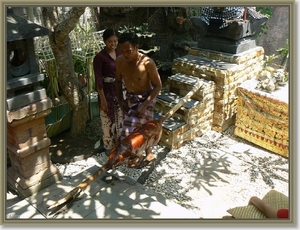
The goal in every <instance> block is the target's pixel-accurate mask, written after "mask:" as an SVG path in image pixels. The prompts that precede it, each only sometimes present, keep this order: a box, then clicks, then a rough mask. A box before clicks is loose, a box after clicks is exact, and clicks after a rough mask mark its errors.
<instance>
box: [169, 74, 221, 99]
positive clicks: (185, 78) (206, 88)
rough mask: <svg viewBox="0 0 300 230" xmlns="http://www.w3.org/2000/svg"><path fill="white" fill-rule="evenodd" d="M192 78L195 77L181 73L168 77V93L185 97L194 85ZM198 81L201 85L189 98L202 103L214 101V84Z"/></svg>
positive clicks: (203, 80)
mask: <svg viewBox="0 0 300 230" xmlns="http://www.w3.org/2000/svg"><path fill="white" fill-rule="evenodd" d="M194 78H196V77H193V76H191V75H186V74H182V73H176V74H174V75H172V76H169V77H168V79H167V80H168V86H169V91H170V92H172V93H176V94H178V95H180V96H185V95H186V94H187V93H188V92H189V91H191V90H192V88H193V86H194V84H195V80H194ZM200 81H202V84H203V85H202V87H201V88H200V89H199V90H198V91H197V92H196V93H195V94H194V95H193V96H192V97H191V99H194V100H197V101H202V102H203V103H209V102H211V101H212V100H214V93H215V90H216V87H215V83H214V82H213V81H207V80H205V79H200ZM212 103H213V102H212Z"/></svg>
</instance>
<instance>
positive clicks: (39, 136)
mask: <svg viewBox="0 0 300 230" xmlns="http://www.w3.org/2000/svg"><path fill="white" fill-rule="evenodd" d="M51 106H52V103H51V100H50V99H49V98H45V99H42V100H41V101H38V102H35V103H32V104H30V105H27V106H25V107H21V108H18V109H15V110H13V111H7V150H8V154H9V158H10V161H11V167H10V168H9V169H8V172H7V175H8V178H7V179H8V183H9V184H10V186H11V187H12V188H13V189H15V190H16V191H18V192H19V193H20V194H21V195H22V196H23V197H29V196H31V195H32V194H34V193H36V192H38V191H39V190H41V189H43V188H45V187H47V186H49V185H51V184H53V183H55V182H56V181H57V180H60V179H61V175H60V173H59V171H58V169H57V168H56V167H55V166H54V165H53V164H52V162H51V159H50V154H49V146H50V144H51V141H50V139H49V138H48V137H47V133H46V125H45V116H47V115H48V114H49V113H50V112H51Z"/></svg>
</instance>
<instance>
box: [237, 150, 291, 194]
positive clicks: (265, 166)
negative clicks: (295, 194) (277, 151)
mask: <svg viewBox="0 0 300 230" xmlns="http://www.w3.org/2000/svg"><path fill="white" fill-rule="evenodd" d="M242 154H246V155H247V156H248V159H245V157H243V156H242ZM242 154H239V155H238V156H237V157H238V158H239V159H241V160H242V161H243V163H242V165H243V166H245V169H244V172H249V175H250V178H251V181H252V182H255V181H256V180H257V179H258V178H259V175H261V176H262V179H263V181H264V182H265V183H266V184H267V185H269V186H270V187H271V188H274V181H273V180H280V181H283V182H286V183H288V182H289V180H288V178H284V177H282V176H281V175H279V173H277V171H283V172H286V173H287V174H288V173H289V168H288V167H286V166H287V165H288V160H287V159H285V158H283V157H281V156H277V158H275V159H274V157H265V156H263V157H257V156H252V155H251V153H249V152H248V150H247V151H244V152H243V153H242Z"/></svg>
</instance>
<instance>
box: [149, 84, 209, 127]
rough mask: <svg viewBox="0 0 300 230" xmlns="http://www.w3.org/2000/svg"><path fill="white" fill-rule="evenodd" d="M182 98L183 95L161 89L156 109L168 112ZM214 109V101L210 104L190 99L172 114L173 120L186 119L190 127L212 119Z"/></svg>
mask: <svg viewBox="0 0 300 230" xmlns="http://www.w3.org/2000/svg"><path fill="white" fill-rule="evenodd" d="M181 98H183V96H179V95H177V94H175V93H172V92H169V91H167V90H164V91H161V93H160V94H159V95H158V96H157V101H156V104H155V110H156V111H158V112H160V113H162V114H166V113H167V112H168V111H169V110H170V109H172V108H173V107H174V106H175V105H176V104H177V103H178V102H179V101H180V99H181ZM213 109H214V103H213V101H212V103H210V104H204V103H203V102H201V101H196V100H193V99H189V100H188V101H187V102H186V103H185V104H184V105H183V106H182V107H181V108H179V109H178V110H177V111H176V112H175V113H174V114H173V115H172V118H173V120H177V121H178V120H180V121H184V122H185V123H186V124H188V125H189V126H190V127H193V126H195V125H197V124H199V123H201V122H204V121H206V120H207V119H210V118H211V116H212V112H213Z"/></svg>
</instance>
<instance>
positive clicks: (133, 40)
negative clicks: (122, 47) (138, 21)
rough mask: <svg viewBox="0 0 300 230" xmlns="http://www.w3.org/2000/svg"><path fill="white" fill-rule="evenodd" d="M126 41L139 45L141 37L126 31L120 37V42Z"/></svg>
mask: <svg viewBox="0 0 300 230" xmlns="http://www.w3.org/2000/svg"><path fill="white" fill-rule="evenodd" d="M124 42H129V43H130V44H131V45H138V44H140V39H139V37H138V36H137V35H136V34H135V33H132V32H126V33H123V34H121V35H120V36H119V39H118V43H119V44H122V43H124Z"/></svg>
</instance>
